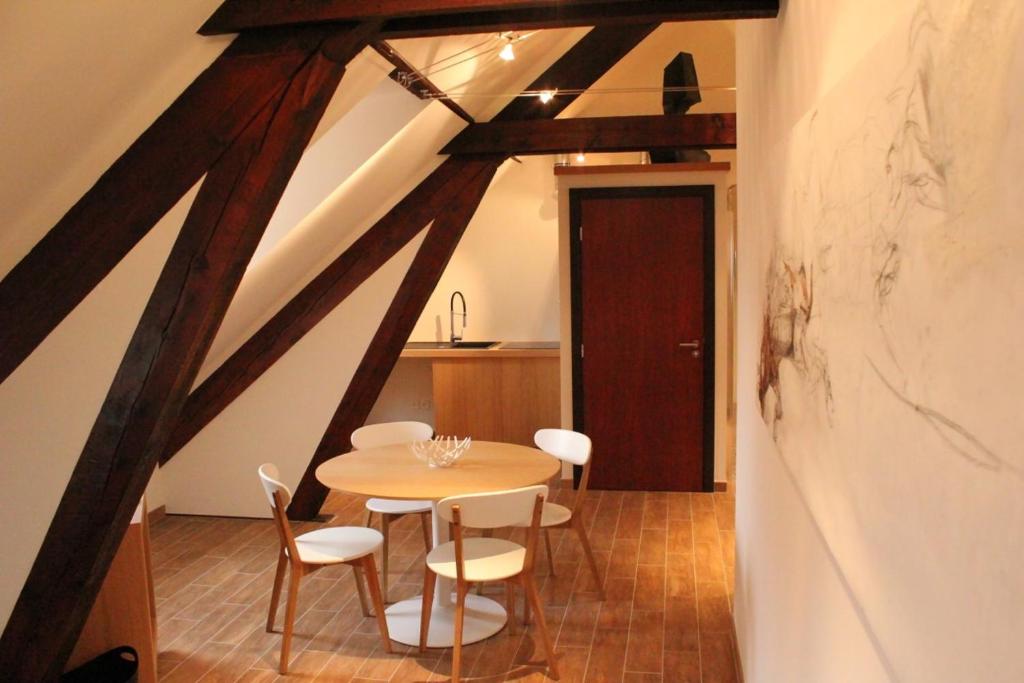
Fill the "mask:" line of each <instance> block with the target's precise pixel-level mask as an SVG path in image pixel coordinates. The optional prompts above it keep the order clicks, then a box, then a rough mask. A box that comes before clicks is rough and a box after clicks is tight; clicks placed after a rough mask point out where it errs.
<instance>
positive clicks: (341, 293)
mask: <svg viewBox="0 0 1024 683" xmlns="http://www.w3.org/2000/svg"><path fill="white" fill-rule="evenodd" d="M490 165H491V163H490V160H489V159H480V160H476V159H474V160H471V159H461V158H451V159H447V160H445V162H444V163H442V164H441V166H439V167H438V168H437V169H436V170H435V171H434V172H433V173H431V174H430V175H429V176H428V177H427V178H426V179H425V180H423V181H422V182H421V183H420V184H419V185H417V186H416V188H415V189H414V190H413V191H412V192H410V193H409V194H408V195H406V196H405V197H404V198H403V199H402V200H401V201H400V202H399V203H398V204H396V205H395V206H394V207H393V208H392V209H391V210H390V211H388V212H387V213H386V214H385V215H384V216H383V217H382V218H381V219H380V220H378V221H377V222H376V223H375V224H374V225H373V227H371V228H370V229H369V230H367V231H366V232H365V233H363V235H361V236H360V237H359V239H357V240H356V241H355V242H354V243H353V244H352V245H351V246H350V247H349V248H348V249H346V250H345V251H344V252H343V253H342V254H341V255H340V256H339V257H338V258H336V259H335V260H334V261H332V262H331V264H330V265H328V266H327V267H326V268H325V269H324V270H323V271H322V272H320V273H319V274H318V275H317V276H316V277H315V278H313V279H312V280H311V281H310V282H309V283H308V284H307V285H306V286H305V287H303V288H302V290H301V291H300V292H299V293H298V294H296V295H295V296H294V297H292V299H291V300H289V301H288V303H286V304H285V305H284V306H283V307H281V309H280V310H278V311H277V313H275V314H274V315H273V316H272V317H271V318H270V320H268V321H267V322H266V323H264V324H263V326H262V327H260V329H259V330H258V331H257V332H256V333H255V334H253V335H252V336H251V337H250V338H249V339H248V340H246V342H245V343H244V344H242V346H240V347H239V348H238V350H236V351H235V352H234V353H232V354H231V356H229V357H228V359H227V360H226V361H224V362H223V363H222V364H221V365H220V367H218V368H217V369H216V370H215V371H214V372H213V373H212V374H211V375H210V376H209V377H207V378H206V379H205V380H204V381H203V382H202V384H200V385H199V386H198V387H196V389H195V391H193V392H192V394H191V395H190V396H189V398H188V402H187V403H186V404H185V408H184V410H183V411H182V413H181V419H180V420H179V422H178V424H177V425H176V427H175V430H174V433H173V435H172V436H171V439H170V441H169V443H168V446H167V449H166V452H165V453H164V455H163V457H162V459H161V462H167V461H168V460H170V459H171V458H172V457H174V455H175V453H177V452H178V451H179V450H180V449H181V448H182V447H183V446H185V444H187V443H188V442H189V441H191V440H192V438H193V437H194V436H195V435H196V434H198V433H199V432H200V431H201V430H202V429H203V428H204V427H205V426H206V425H208V424H209V423H210V422H211V421H213V419H214V418H215V417H216V416H217V415H219V414H220V413H221V411H222V410H224V408H226V407H227V406H228V405H230V404H231V402H232V401H234V400H235V399H236V398H238V397H239V396H241V394H242V392H244V391H245V390H246V389H247V388H249V386H250V385H251V384H252V383H253V382H255V381H256V380H257V379H258V378H259V377H260V376H261V375H262V374H263V373H264V372H265V371H266V370H267V369H268V368H270V367H271V366H272V365H273V364H274V363H276V362H277V361H278V359H279V358H281V356H283V355H284V354H285V353H287V352H288V350H289V349H291V348H292V346H294V345H295V344H296V343H297V342H298V341H299V340H300V339H302V337H303V336H305V334H306V333H307V332H309V331H310V330H311V329H313V328H314V327H315V326H316V325H317V323H319V322H320V321H321V320H323V319H324V318H325V317H326V316H327V314H329V313H330V312H331V311H333V310H334V309H335V307H337V306H338V304H340V303H341V302H342V301H344V300H345V299H346V297H348V295H349V294H351V293H352V292H354V291H355V290H356V288H357V287H359V285H361V284H362V283H363V282H365V281H366V279H367V278H368V277H370V276H371V275H373V273H375V272H376V271H377V269H378V268H380V267H381V266H382V265H384V264H385V263H387V261H388V260H389V259H391V257H392V256H394V255H395V254H397V253H398V251H399V250H400V249H401V248H402V247H404V246H405V245H406V244H408V243H409V240H411V239H412V238H413V237H415V236H416V235H417V234H419V232H420V231H421V230H423V228H424V227H426V226H427V224H428V223H430V221H431V220H433V219H434V216H436V215H437V214H438V212H439V211H441V209H442V208H443V207H444V206H445V205H447V204H448V203H449V202H451V201H454V199H455V197H456V195H457V193H458V190H459V188H460V187H462V186H463V185H464V184H465V183H466V182H467V181H469V180H470V179H472V178H474V177H475V176H477V175H478V174H480V173H482V172H483V171H484V170H485V169H487V168H489V167H490Z"/></svg>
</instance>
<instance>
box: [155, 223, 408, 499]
mask: <svg viewBox="0 0 1024 683" xmlns="http://www.w3.org/2000/svg"><path fill="white" fill-rule="evenodd" d="M421 241H422V234H421V235H420V236H417V237H416V238H415V239H414V240H412V241H411V242H410V243H409V244H408V245H406V246H405V247H404V248H403V249H402V250H401V251H400V252H399V253H398V254H396V255H395V256H394V257H393V258H392V259H391V260H390V261H389V262H388V263H387V264H386V265H385V266H384V267H382V268H381V269H380V270H378V271H377V272H376V273H374V274H373V275H372V276H371V277H370V278H369V279H368V280H367V281H366V282H365V283H363V285H361V286H360V287H359V288H358V289H357V290H356V291H355V292H353V293H352V294H351V295H350V296H349V297H348V298H347V299H345V301H344V302H342V304H341V305H340V306H338V307H337V308H335V309H334V310H333V311H331V313H330V314H329V315H328V316H327V317H326V318H324V319H323V320H322V321H321V322H320V323H319V324H318V325H317V326H316V327H315V328H314V329H313V330H311V331H310V332H309V333H308V334H306V335H305V336H304V337H303V338H302V339H301V340H299V342H298V343H297V344H295V346H293V347H292V348H291V349H290V350H289V351H288V352H287V353H286V354H285V355H284V356H283V357H282V358H281V359H280V360H278V361H277V362H276V363H275V364H274V365H273V366H271V367H270V368H269V369H268V370H267V371H266V372H265V373H263V374H262V375H261V376H260V377H259V379H257V380H256V381H255V382H254V383H253V384H252V386H250V387H249V388H248V389H246V390H245V392H243V393H242V395H241V396H239V397H238V398H237V399H236V400H235V401H233V402H232V403H231V404H230V405H229V406H228V407H227V408H225V409H224V411H223V412H222V413H221V414H220V415H218V416H217V417H216V418H215V419H214V420H213V422H211V423H210V424H209V425H208V426H207V427H206V428H205V429H204V430H203V431H202V432H200V433H199V434H198V435H197V436H196V437H195V438H194V439H192V441H190V442H189V443H188V444H187V445H186V446H185V447H184V448H183V449H182V450H181V451H180V452H179V453H178V454H177V455H176V456H175V457H174V459H173V460H171V461H170V462H169V463H167V464H166V465H164V466H163V467H162V468H161V470H160V481H161V484H160V485H161V487H162V488H163V490H164V492H165V495H166V497H167V511H168V512H171V513H188V514H201V515H227V516H243V517H269V516H270V509H269V507H268V505H267V499H266V496H265V494H264V493H263V490H262V488H260V485H259V481H258V479H257V478H256V468H257V467H259V466H260V465H261V464H262V463H265V462H273V463H275V464H276V465H277V466H278V468H279V469H280V470H281V479H282V481H284V483H285V484H287V485H288V486H290V487H291V488H292V490H294V488H295V486H296V485H297V484H298V482H299V479H300V478H301V477H302V473H303V472H304V471H305V469H306V465H307V464H308V463H309V460H310V458H311V457H312V455H313V452H314V451H315V450H316V447H317V445H318V444H319V442H320V438H321V437H322V436H323V433H324V429H325V428H326V427H327V424H328V422H329V421H330V419H331V417H332V416H333V415H334V411H335V410H337V407H338V403H340V401H341V397H342V396H343V395H344V393H345V389H346V388H347V387H348V384H349V381H350V380H351V378H352V375H353V374H354V373H355V371H356V368H357V367H358V366H359V362H360V361H361V360H362V357H363V354H364V353H365V352H366V348H367V346H369V343H370V340H371V339H373V335H374V333H375V332H376V331H377V326H378V325H379V324H380V321H381V319H382V318H383V317H384V313H385V312H386V311H387V308H388V306H389V305H390V303H391V300H392V298H393V297H394V293H395V290H396V289H397V288H398V284H399V283H400V282H401V280H402V278H403V277H404V276H405V271H406V270H407V269H408V267H409V264H410V263H411V262H412V259H413V256H415V254H416V250H417V249H418V248H419V244H420V242H421Z"/></svg>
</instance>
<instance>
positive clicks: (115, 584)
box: [67, 505, 157, 683]
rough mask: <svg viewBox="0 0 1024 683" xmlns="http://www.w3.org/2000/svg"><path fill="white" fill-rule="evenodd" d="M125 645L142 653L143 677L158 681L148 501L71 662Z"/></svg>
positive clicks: (127, 534)
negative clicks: (147, 512) (146, 511)
mask: <svg viewBox="0 0 1024 683" xmlns="http://www.w3.org/2000/svg"><path fill="white" fill-rule="evenodd" d="M121 645H131V646H132V647H134V648H135V650H136V652H138V654H139V683H156V678H157V674H156V601H155V596H154V594H153V571H152V566H151V562H150V556H149V523H148V520H147V518H146V514H145V507H144V506H143V505H140V506H139V510H138V511H137V512H136V513H135V517H134V518H133V519H132V523H131V524H130V525H129V526H128V530H127V531H126V532H125V535H124V539H123V540H122V541H121V546H120V547H119V548H118V550H117V554H116V555H115V556H114V560H113V562H112V563H111V565H110V570H109V571H108V572H107V577H106V579H104V581H103V587H102V588H101V589H100V593H99V596H97V598H96V602H95V603H94V604H93V608H92V611H91V612H90V613H89V618H88V620H87V621H86V622H85V627H84V628H83V629H82V634H81V636H80V637H79V639H78V644H77V645H76V646H75V649H74V651H73V652H72V654H71V657H70V658H69V660H68V664H67V668H68V669H73V668H75V667H76V666H79V665H81V664H84V663H85V662H87V661H89V660H90V659H92V658H94V657H97V656H99V655H101V654H103V653H104V652H106V651H108V650H111V649H113V648H115V647H118V646H121Z"/></svg>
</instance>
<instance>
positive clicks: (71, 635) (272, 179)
mask: <svg viewBox="0 0 1024 683" xmlns="http://www.w3.org/2000/svg"><path fill="white" fill-rule="evenodd" d="M366 37H367V36H366V35H364V34H363V33H362V31H361V30H360V31H357V32H344V33H343V34H342V35H340V36H337V37H336V38H331V39H328V40H327V41H326V42H324V44H323V45H322V46H321V48H320V50H319V51H318V52H317V53H316V54H315V55H313V56H311V57H309V58H308V59H307V60H306V62H305V64H304V65H303V66H302V68H301V69H300V70H299V71H298V72H297V73H296V74H295V75H294V76H293V77H292V78H291V79H290V81H289V83H288V85H287V87H286V88H285V89H284V90H283V92H282V94H281V95H279V96H278V97H277V98H275V99H274V100H271V101H270V102H268V103H267V105H266V106H264V107H263V108H262V110H261V111H260V112H259V114H258V115H257V117H256V118H255V119H253V120H252V121H251V122H250V124H249V125H248V126H246V128H245V129H244V130H243V131H242V133H241V135H240V136H239V137H238V138H237V139H236V140H235V142H233V143H232V144H231V146H230V147H229V149H228V151H227V153H226V154H225V155H223V156H222V157H221V158H220V159H219V160H218V161H217V163H216V164H215V165H214V167H213V168H212V169H211V170H210V172H209V173H208V174H207V176H206V180H205V181H204V182H203V185H202V187H201V189H200V191H199V194H198V196H197V197H196V200H195V203H194V204H193V206H192V208H191V210H190V212H189V214H188V217H187V218H186V220H185V224H184V226H183V227H182V230H181V233H180V234H179V236H178V238H177V240H176V241H175V244H174V246H173V247H172V249H171V253H170V256H169V257H168V259H167V262H166V264H165V265H164V268H163V271H162V272H161V274H160V277H159V279H158V281H157V284H156V287H155V289H154V291H153V294H152V296H151V297H150V300H149V302H148V304H147V305H146V309H145V311H144V312H143V314H142V318H141V320H140V322H139V325H138V328H137V329H136V331H135V334H134V335H133V337H132V339H131V341H130V343H129V345H128V349H127V351H126V353H125V356H124V359H123V360H122V362H121V365H120V367H119V368H118V370H117V373H116V374H115V376H114V380H113V383H112V385H111V388H110V391H109V393H108V394H107V397H106V399H105V401H104V403H103V406H102V408H101V409H100V413H99V416H98V417H97V419H96V423H95V425H94V426H93V429H92V431H91V433H90V434H89V437H88V439H87V441H86V444H85V447H84V449H83V451H82V454H81V456H80V457H79V460H78V464H77V465H76V467H75V469H74V471H73V473H72V475H71V479H70V481H69V483H68V485H67V488H66V489H65V492H64V496H63V498H62V499H61V502H60V505H59V507H58V509H57V512H56V514H55V515H54V518H53V521H52V522H51V524H50V528H49V530H48V531H47V534H46V537H45V539H44V540H43V544H42V548H41V549H40V551H39V554H38V555H37V556H36V559H35V562H34V564H33V565H32V569H31V571H30V573H29V576H28V579H27V581H26V582H25V585H24V587H23V588H22V591H21V594H20V595H19V597H18V601H17V603H16V604H15V606H14V610H13V612H12V614H11V617H10V620H9V621H8V623H7V626H6V628H5V629H4V633H3V636H2V638H0V671H3V672H4V673H3V677H4V680H9V681H41V680H56V679H57V678H58V677H59V675H60V673H61V671H62V668H63V665H64V663H65V661H66V660H67V657H68V656H69V654H70V652H71V649H72V647H73V646H74V644H75V641H76V640H77V638H78V634H79V632H80V630H81V628H82V625H83V624H84V622H85V619H86V617H87V615H88V613H89V610H90V608H91V606H92V603H93V601H94V600H95V598H96V594H97V592H98V591H99V587H100V584H101V583H102V580H103V577H104V576H105V575H106V572H107V569H108V568H109V566H110V561H111V559H112V558H113V554H114V552H115V551H116V549H117V546H118V544H119V542H120V540H121V538H122V536H123V535H124V532H125V530H126V528H127V526H128V522H129V520H130V518H131V515H132V512H133V510H134V509H135V507H136V505H137V504H138V501H139V498H140V496H141V495H142V492H143V490H144V489H145V487H146V483H147V482H148V481H149V477H150V475H151V474H152V472H153V468H154V467H155V466H156V462H157V460H158V458H159V456H160V453H162V452H163V449H164V446H165V444H166V441H167V436H168V434H169V432H170V428H171V426H172V425H173V424H174V422H175V421H176V420H177V418H178V413H179V411H180V409H181V405H182V403H183V402H184V400H185V397H186V396H187V394H188V390H189V387H190V386H191V383H192V382H193V381H194V379H195V376H196V374H197V373H198V371H199V366H200V364H201V362H202V359H203V356H204V355H205V353H206V351H207V350H208V348H209V345H210V343H211V341H212V339H213V336H214V334H215V333H216V331H217V327H218V326H219V325H220V322H221V320H222V319H223V316H224V312H225V311H226V309H227V306H228V303H229V302H230V300H231V297H232V296H233V294H234V292H235V290H236V288H237V286H238V283H239V281H240V280H241V278H242V274H243V273H244V272H245V267H246V265H247V263H248V261H249V258H250V257H251V256H252V253H253V252H254V251H255V249H256V245H257V244H258V243H259V240H260V237H261V236H262V234H263V232H264V230H265V228H266V226H267V223H268V222H269V220H270V217H271V215H272V213H273V211H274V208H275V206H276V205H277V202H278V200H279V199H280V197H281V194H282V193H283V191H284V188H285V185H286V184H287V182H288V179H289V178H290V177H291V174H292V172H293V171H294V169H295V166H296V165H297V164H298V161H299V158H300V156H301V154H302V151H303V149H304V148H305V147H306V145H307V144H308V142H309V139H310V137H311V136H312V134H313V131H314V130H315V128H316V126H317V123H318V122H319V121H320V118H321V116H322V114H323V112H324V110H325V108H326V107H327V104H328V103H329V102H330V99H331V97H332V95H333V94H334V91H335V90H336V88H337V85H338V83H339V82H340V81H341V77H342V74H343V73H344V70H345V63H347V61H348V60H349V59H350V58H351V56H352V55H353V54H355V52H356V48H357V47H361V45H362V44H365V39H366Z"/></svg>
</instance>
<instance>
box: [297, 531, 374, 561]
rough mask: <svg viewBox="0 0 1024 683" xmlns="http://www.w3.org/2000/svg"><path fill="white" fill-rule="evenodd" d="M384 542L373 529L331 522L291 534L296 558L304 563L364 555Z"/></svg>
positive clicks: (346, 559) (350, 558)
mask: <svg viewBox="0 0 1024 683" xmlns="http://www.w3.org/2000/svg"><path fill="white" fill-rule="evenodd" d="M383 544H384V537H383V536H381V534H380V532H379V531H377V530H376V529H368V528H366V527H362V526H335V527H327V528H326V529H317V530H316V531H310V532H308V533H305V534H302V535H301V536H296V537H295V547H296V548H297V549H298V551H299V559H300V560H302V561H303V562H306V563H308V564H337V563H339V562H347V561H348V560H354V559H356V558H358V557H362V556H364V555H368V554H370V553H372V552H374V551H376V550H377V549H378V548H380V547H381V545H383Z"/></svg>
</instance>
